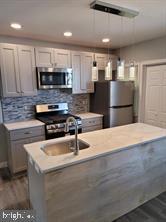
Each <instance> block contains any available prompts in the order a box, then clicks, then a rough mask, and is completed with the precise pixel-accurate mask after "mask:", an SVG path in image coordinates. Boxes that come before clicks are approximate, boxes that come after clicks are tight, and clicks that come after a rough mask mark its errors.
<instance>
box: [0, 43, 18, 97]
mask: <svg viewBox="0 0 166 222" xmlns="http://www.w3.org/2000/svg"><path fill="white" fill-rule="evenodd" d="M0 63H1V78H2V89H3V96H5V97H7V96H8V97H10V96H11V97H12V96H19V95H21V89H20V82H19V66H18V57H17V46H16V45H12V44H0Z"/></svg>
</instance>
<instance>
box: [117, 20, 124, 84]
mask: <svg viewBox="0 0 166 222" xmlns="http://www.w3.org/2000/svg"><path fill="white" fill-rule="evenodd" d="M121 29H122V33H121V42H120V57H119V59H118V61H117V79H119V80H124V71H125V61H124V60H122V59H121V48H122V38H123V17H121Z"/></svg>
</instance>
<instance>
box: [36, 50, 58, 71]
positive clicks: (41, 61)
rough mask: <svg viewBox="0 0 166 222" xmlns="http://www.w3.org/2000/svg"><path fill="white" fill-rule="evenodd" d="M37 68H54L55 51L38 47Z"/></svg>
mask: <svg viewBox="0 0 166 222" xmlns="http://www.w3.org/2000/svg"><path fill="white" fill-rule="evenodd" d="M35 55H36V66H37V67H52V66H53V64H54V49H52V48H44V47H37V48H35Z"/></svg>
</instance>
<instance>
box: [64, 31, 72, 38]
mask: <svg viewBox="0 0 166 222" xmlns="http://www.w3.org/2000/svg"><path fill="white" fill-rule="evenodd" d="M64 36H66V37H71V36H72V33H71V32H64Z"/></svg>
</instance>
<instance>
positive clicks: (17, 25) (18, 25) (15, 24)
mask: <svg viewBox="0 0 166 222" xmlns="http://www.w3.org/2000/svg"><path fill="white" fill-rule="evenodd" d="M10 26H11V27H12V28H13V29H21V28H22V26H21V25H20V24H19V23H11V24H10Z"/></svg>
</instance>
